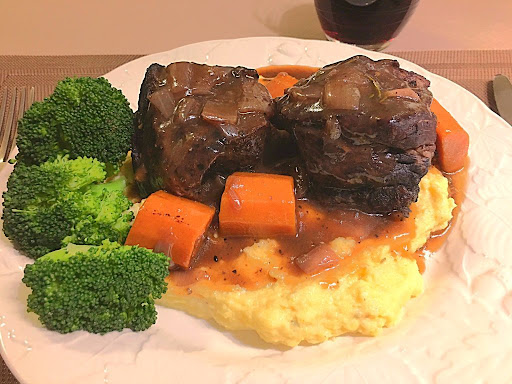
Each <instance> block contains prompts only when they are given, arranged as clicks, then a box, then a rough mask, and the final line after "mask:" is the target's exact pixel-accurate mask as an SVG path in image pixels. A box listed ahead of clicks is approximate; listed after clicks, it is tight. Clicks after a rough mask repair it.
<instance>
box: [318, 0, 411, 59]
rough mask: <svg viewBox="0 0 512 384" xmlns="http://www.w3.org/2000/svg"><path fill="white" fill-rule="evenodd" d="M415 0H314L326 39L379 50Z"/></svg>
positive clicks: (385, 45)
mask: <svg viewBox="0 0 512 384" xmlns="http://www.w3.org/2000/svg"><path fill="white" fill-rule="evenodd" d="M418 1H419V0H315V7H316V12H317V14H318V18H319V20H320V24H321V25H322V29H323V30H324V32H325V36H326V37H327V39H329V40H333V41H342V42H344V43H349V44H355V45H358V46H360V47H363V48H366V49H371V50H374V51H380V50H382V49H384V48H386V47H387V46H388V45H389V43H390V42H391V40H393V38H394V37H395V36H396V35H397V34H398V32H400V30H401V29H402V27H403V26H404V24H405V22H406V21H407V19H408V18H409V16H410V15H411V14H412V12H413V11H414V8H415V7H416V5H417V3H418Z"/></svg>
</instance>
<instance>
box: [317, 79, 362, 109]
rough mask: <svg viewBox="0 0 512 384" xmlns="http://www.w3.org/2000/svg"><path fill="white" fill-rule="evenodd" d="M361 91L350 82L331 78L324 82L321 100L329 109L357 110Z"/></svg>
mask: <svg viewBox="0 0 512 384" xmlns="http://www.w3.org/2000/svg"><path fill="white" fill-rule="evenodd" d="M360 100H361V92H359V89H358V88H357V87H356V86H355V85H352V84H347V83H345V82H344V81H343V80H338V79H336V80H331V81H328V82H327V83H325V87H324V95H323V102H324V104H325V106H326V107H327V108H329V109H349V110H358V109H359V102H360Z"/></svg>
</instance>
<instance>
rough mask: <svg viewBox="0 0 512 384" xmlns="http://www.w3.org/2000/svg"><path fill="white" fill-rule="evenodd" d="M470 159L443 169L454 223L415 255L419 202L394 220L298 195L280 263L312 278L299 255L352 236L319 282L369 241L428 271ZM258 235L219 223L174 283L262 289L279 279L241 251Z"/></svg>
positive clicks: (301, 69) (327, 280)
mask: <svg viewBox="0 0 512 384" xmlns="http://www.w3.org/2000/svg"><path fill="white" fill-rule="evenodd" d="M316 70H317V68H313V67H305V66H270V67H264V68H260V69H258V73H259V74H260V76H262V77H264V78H272V77H274V76H276V75H277V74H278V73H280V72H287V73H288V74H290V75H292V76H294V77H296V78H298V79H300V78H303V77H307V76H309V75H311V74H312V73H314V72H315V71H316ZM263 81H265V79H264V80H263ZM467 164H468V161H467ZM467 164H466V166H465V167H464V168H463V169H461V170H460V171H458V172H456V173H453V174H444V175H445V176H446V177H447V178H448V180H449V182H450V192H451V196H452V197H453V198H454V200H455V202H456V204H457V207H456V208H455V210H454V212H453V219H452V221H451V222H450V225H449V226H448V228H446V229H445V230H443V231H441V232H439V233H435V234H433V235H432V237H431V239H429V240H428V242H427V244H426V245H425V246H424V247H423V248H421V249H420V250H418V251H417V252H416V253H415V254H413V253H411V252H408V251H407V244H408V243H409V241H410V240H411V239H412V238H413V237H414V236H415V216H416V212H415V204H413V205H412V206H411V214H410V216H409V217H408V218H407V219H402V220H393V219H391V218H389V217H384V216H380V215H369V214H366V213H363V212H360V211H357V210H349V209H346V210H343V209H328V208H326V207H320V206H318V205H316V204H314V203H312V202H309V201H307V200H298V201H297V204H296V206H297V235H296V236H295V237H281V238H276V239H275V240H276V241H277V243H278V248H277V252H278V254H279V256H280V257H279V258H278V261H277V262H278V265H277V266H276V268H277V269H279V270H282V272H283V273H284V275H285V276H286V277H285V279H286V280H287V282H289V283H294V282H299V281H302V280H304V279H309V278H311V277H309V276H307V275H306V274H304V273H303V272H302V271H301V270H300V269H299V268H298V267H297V266H296V265H295V263H294V259H295V258H296V257H298V256H301V255H303V254H305V253H307V252H308V251H310V250H311V249H312V248H314V247H316V246H318V245H320V244H323V243H329V242H331V241H332V240H334V239H336V238H338V237H351V238H354V239H355V240H356V241H357V245H356V247H355V249H354V250H353V252H352V256H351V257H348V258H345V259H344V260H343V261H342V263H341V264H340V265H339V266H338V267H337V268H335V270H336V271H326V272H323V273H322V274H321V275H322V276H321V278H320V279H319V282H320V283H321V284H323V285H325V286H326V287H330V286H332V284H333V283H332V282H331V280H332V281H335V280H336V279H335V273H338V274H339V271H340V269H343V270H345V271H347V272H350V271H352V270H355V269H356V267H357V257H355V256H356V255H357V254H358V253H359V252H360V251H362V250H363V249H364V248H366V247H368V246H378V245H389V246H390V247H391V249H392V250H393V251H394V252H396V253H397V254H400V255H402V256H404V257H413V258H414V259H415V260H416V261H417V263H418V267H419V269H420V272H421V273H423V272H424V270H425V262H424V255H425V253H426V252H427V251H430V252H433V251H435V250H437V249H439V248H440V247H441V245H442V244H443V242H444V240H445V239H446V236H447V235H448V234H449V232H450V231H451V228H452V227H453V224H454V223H455V220H456V218H457V215H458V213H459V212H460V204H461V202H462V201H463V200H464V197H465V188H466V181H467ZM258 240H259V239H255V238H240V237H238V238H237V237H222V236H221V234H219V233H218V230H217V226H216V225H214V226H212V227H211V228H210V229H209V230H208V232H207V234H206V239H205V241H204V243H203V245H202V247H201V249H200V250H199V252H198V254H197V255H196V260H195V264H194V268H193V269H190V270H185V271H182V270H177V271H172V272H171V274H170V280H171V281H172V283H173V285H175V286H177V287H179V288H180V287H181V288H182V290H183V293H189V294H190V293H192V290H191V288H190V287H191V285H192V284H193V283H195V282H198V281H201V282H202V283H203V284H205V285H206V286H211V287H212V288H215V289H217V290H231V289H232V287H233V286H236V285H239V286H240V287H243V288H246V289H257V288H259V287H262V286H265V285H266V284H268V283H272V282H275V281H276V280H275V278H273V277H271V276H270V275H269V274H268V270H264V269H263V268H261V264H260V263H252V264H251V260H249V258H244V259H243V260H242V259H241V258H240V255H241V253H242V250H243V249H244V248H246V247H248V246H250V245H252V244H254V243H256V242H257V241H258ZM363 240H364V241H363ZM274 261H275V260H274Z"/></svg>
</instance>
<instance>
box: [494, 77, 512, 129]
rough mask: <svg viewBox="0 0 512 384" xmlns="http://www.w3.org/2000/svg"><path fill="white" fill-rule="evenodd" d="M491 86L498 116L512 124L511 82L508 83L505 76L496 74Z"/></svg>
mask: <svg viewBox="0 0 512 384" xmlns="http://www.w3.org/2000/svg"><path fill="white" fill-rule="evenodd" d="M493 88H494V99H495V100H496V106H497V107H498V112H499V114H500V116H501V117H503V119H504V120H505V121H506V122H507V123H509V124H510V125H512V84H510V80H509V79H508V78H507V77H506V76H503V75H496V77H495V78H494V81H493Z"/></svg>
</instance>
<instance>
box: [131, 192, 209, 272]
mask: <svg viewBox="0 0 512 384" xmlns="http://www.w3.org/2000/svg"><path fill="white" fill-rule="evenodd" d="M214 213H215V209H214V208H212V207H209V206H207V205H204V204H201V203H198V202H196V201H192V200H188V199H184V198H181V197H177V196H174V195H171V194H169V193H167V192H164V191H158V192H155V193H153V194H152V195H151V196H149V197H148V198H147V199H146V201H145V202H144V204H143V205H142V207H141V208H140V210H139V213H138V214H137V217H136V218H135V221H134V223H133V226H132V228H131V230H130V233H128V237H127V239H126V242H125V244H126V245H138V246H141V247H144V248H148V249H154V250H155V251H157V252H164V253H167V255H168V256H171V258H172V261H173V262H174V263H175V264H178V265H180V266H182V267H184V268H188V267H189V266H190V261H191V260H192V257H193V256H194V253H195V252H196V250H197V248H198V246H199V244H200V243H201V241H202V239H203V235H204V233H205V231H206V229H207V228H208V227H209V226H210V222H211V221H212V218H213V215H214Z"/></svg>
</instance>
